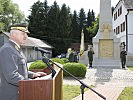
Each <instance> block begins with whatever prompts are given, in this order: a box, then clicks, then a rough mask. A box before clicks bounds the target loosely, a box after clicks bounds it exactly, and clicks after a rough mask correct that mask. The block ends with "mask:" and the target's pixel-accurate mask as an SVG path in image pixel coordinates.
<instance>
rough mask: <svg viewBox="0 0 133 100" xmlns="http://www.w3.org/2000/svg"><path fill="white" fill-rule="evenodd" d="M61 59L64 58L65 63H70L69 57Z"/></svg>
mask: <svg viewBox="0 0 133 100" xmlns="http://www.w3.org/2000/svg"><path fill="white" fill-rule="evenodd" d="M61 60H63V62H64V63H68V62H69V60H68V59H67V58H61Z"/></svg>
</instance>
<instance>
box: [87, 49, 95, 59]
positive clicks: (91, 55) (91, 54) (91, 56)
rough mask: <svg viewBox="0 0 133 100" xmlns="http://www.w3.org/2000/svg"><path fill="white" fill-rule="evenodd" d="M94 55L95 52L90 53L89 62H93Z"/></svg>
mask: <svg viewBox="0 0 133 100" xmlns="http://www.w3.org/2000/svg"><path fill="white" fill-rule="evenodd" d="M93 54H94V51H91V50H90V51H88V58H89V61H93Z"/></svg>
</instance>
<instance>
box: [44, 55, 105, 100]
mask: <svg viewBox="0 0 133 100" xmlns="http://www.w3.org/2000/svg"><path fill="white" fill-rule="evenodd" d="M42 60H43V61H44V62H45V63H46V64H47V65H48V67H49V68H50V69H51V71H52V74H53V75H55V73H56V71H55V70H54V69H53V68H52V67H51V65H50V63H49V61H50V62H52V64H55V65H56V66H57V67H58V68H60V69H61V70H63V71H65V72H66V73H68V74H69V75H70V76H72V77H73V78H74V79H75V80H77V81H79V83H80V84H81V86H80V89H81V94H82V100H84V89H85V88H88V89H90V90H91V91H93V92H94V93H96V94H97V95H98V96H100V97H101V98H103V99H104V100H106V98H105V97H104V96H103V95H101V94H100V93H98V92H97V91H95V90H94V89H92V88H90V87H89V86H88V85H86V84H85V83H83V82H82V81H81V80H79V79H78V78H77V77H75V76H74V75H72V74H71V73H69V72H68V71H67V70H65V69H63V68H62V67H60V66H59V65H58V64H56V63H55V62H53V61H52V60H50V59H49V58H48V57H46V56H45V55H44V54H43V59H42ZM53 70H54V71H53ZM52 77H53V76H52Z"/></svg>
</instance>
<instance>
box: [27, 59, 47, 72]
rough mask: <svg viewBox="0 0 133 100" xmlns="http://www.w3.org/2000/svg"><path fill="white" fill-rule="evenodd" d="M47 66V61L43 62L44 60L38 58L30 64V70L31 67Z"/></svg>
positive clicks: (40, 67) (42, 67) (41, 67)
mask: <svg viewBox="0 0 133 100" xmlns="http://www.w3.org/2000/svg"><path fill="white" fill-rule="evenodd" d="M46 67H47V65H46V64H45V63H43V61H41V60H37V61H35V62H33V63H32V64H31V65H30V67H29V70H31V69H44V68H46Z"/></svg>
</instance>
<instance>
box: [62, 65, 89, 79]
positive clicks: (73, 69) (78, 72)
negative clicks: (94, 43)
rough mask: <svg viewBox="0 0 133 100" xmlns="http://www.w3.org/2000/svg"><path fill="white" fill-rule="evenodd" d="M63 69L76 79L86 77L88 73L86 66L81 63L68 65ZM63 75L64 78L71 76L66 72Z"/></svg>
mask: <svg viewBox="0 0 133 100" xmlns="http://www.w3.org/2000/svg"><path fill="white" fill-rule="evenodd" d="M63 68H64V69H65V70H67V71H68V72H70V73H71V74H73V75H74V76H76V77H85V74H86V71H87V69H86V65H84V64H81V63H66V64H64V65H63ZM63 74H64V76H70V75H69V74H68V73H66V72H64V73H63Z"/></svg>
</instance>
